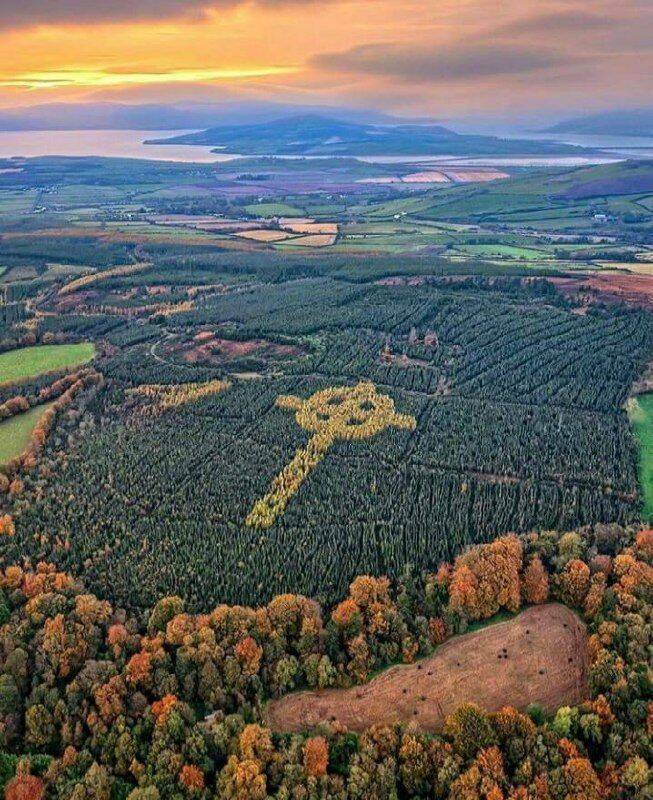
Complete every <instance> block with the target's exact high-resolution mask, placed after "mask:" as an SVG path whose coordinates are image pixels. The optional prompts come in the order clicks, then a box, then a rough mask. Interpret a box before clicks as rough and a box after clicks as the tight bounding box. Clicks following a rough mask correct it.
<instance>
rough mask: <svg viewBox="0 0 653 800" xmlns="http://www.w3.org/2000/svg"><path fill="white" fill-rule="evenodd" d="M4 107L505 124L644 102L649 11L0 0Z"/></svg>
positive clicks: (447, 2) (506, 5) (646, 3)
mask: <svg viewBox="0 0 653 800" xmlns="http://www.w3.org/2000/svg"><path fill="white" fill-rule="evenodd" d="M0 27H1V29H2V31H1V33H0V36H1V37H2V47H1V48H0V105H4V106H17V105H28V104H40V103H44V102H52V101H61V100H75V101H84V100H86V101H88V100H93V101H98V100H115V101H121V102H125V101H126V102H137V101H157V102H158V101H168V100H175V101H176V100H186V101H189V100H190V101H193V100H197V101H220V100H222V99H230V100H234V99H243V100H252V99H266V100H282V101H284V102H297V103H316V104H330V105H337V104H341V105H348V106H367V107H375V108H379V109H383V110H385V111H390V112H394V113H399V114H428V115H433V116H444V117H446V116H456V115H457V116H461V117H463V116H475V115H479V116H483V115H488V116H493V115H496V116H501V115H505V116H513V117H514V116H515V115H518V114H520V113H523V114H525V115H537V114H542V115H546V114H558V113H559V112H560V111H562V110H566V111H567V112H569V111H570V110H571V111H572V112H573V113H579V112H582V111H589V110H594V109H601V108H610V107H612V108H615V107H616V108H627V107H635V106H638V105H639V106H641V105H651V88H652V83H653V82H652V80H651V75H653V44H652V42H653V1H652V0H622V2H619V3H615V2H614V0H557V1H555V2H547V0H539V1H538V0H406V1H405V2H397V1H396V0H359V1H358V2H349V1H348V0H344V2H343V1H342V0H315V1H314V2H303V1H302V0H287V1H286V2H284V1H282V0H259V2H250V1H249V0H248V1H247V2H239V0H216V1H214V2H212V1H211V0H196V2H193V1H192V0H191V1H190V2H189V1H188V0H110V1H109V0H22V1H21V2H17V0H11V2H9V0H0Z"/></svg>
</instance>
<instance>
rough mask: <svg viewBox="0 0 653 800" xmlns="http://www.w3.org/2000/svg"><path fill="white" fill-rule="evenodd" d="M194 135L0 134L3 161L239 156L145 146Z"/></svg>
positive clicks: (189, 148)
mask: <svg viewBox="0 0 653 800" xmlns="http://www.w3.org/2000/svg"><path fill="white" fill-rule="evenodd" d="M181 133H190V131H0V158H16V157H23V158H35V157H37V156H105V157H107V158H146V159H150V160H154V161H183V162H200V163H204V164H207V163H211V162H215V161H232V160H233V159H235V158H238V156H237V155H227V154H222V153H212V152H211V148H210V147H195V146H194V145H176V144H175V145H172V144H171V145H167V144H166V145H162V144H159V145H156V144H143V142H144V141H145V140H146V139H165V138H166V137H171V136H178V135H180V134H181Z"/></svg>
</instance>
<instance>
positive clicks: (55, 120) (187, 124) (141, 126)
mask: <svg viewBox="0 0 653 800" xmlns="http://www.w3.org/2000/svg"><path fill="white" fill-rule="evenodd" d="M307 113H318V114H325V115H328V114H332V113H334V109H333V108H330V107H325V106H298V105H293V104H285V103H273V102H266V101H243V102H240V101H233V100H228V101H224V102H220V103H185V104H152V103H146V104H139V105H135V104H125V103H77V104H75V103H48V104H47V105H38V106H30V107H24V108H15V109H0V131H30V130H32V131H43V130H50V131H56V130H142V131H175V130H192V129H194V128H195V129H197V128H210V127H212V126H215V125H218V124H219V125H243V124H253V123H264V122H270V121H272V120H276V119H279V117H283V116H291V115H298V114H307ZM337 113H338V116H339V117H340V118H341V119H343V120H346V121H350V122H360V123H375V124H385V123H389V124H394V123H397V122H424V121H428V120H399V119H397V118H396V117H391V116H389V115H388V114H383V113H381V112H377V111H370V110H367V109H348V108H338V112H337ZM431 122H432V120H431Z"/></svg>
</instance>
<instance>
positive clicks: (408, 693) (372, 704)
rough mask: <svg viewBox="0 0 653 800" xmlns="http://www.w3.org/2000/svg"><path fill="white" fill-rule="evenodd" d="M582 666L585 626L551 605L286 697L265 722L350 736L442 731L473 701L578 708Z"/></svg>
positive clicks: (583, 688) (491, 707) (491, 706)
mask: <svg viewBox="0 0 653 800" xmlns="http://www.w3.org/2000/svg"><path fill="white" fill-rule="evenodd" d="M587 667H588V656H587V635H586V631H585V625H584V624H583V623H582V622H581V621H580V619H579V618H578V617H577V616H576V614H574V612H573V611H571V610H570V609H569V608H567V607H566V606H563V605H560V604H558V603H548V604H546V605H541V606H534V607H532V608H528V609H527V610H526V611H524V612H522V613H521V614H519V615H518V616H517V617H515V618H514V619H511V620H509V621H507V622H500V623H497V624H494V625H490V626H488V627H485V628H481V629H480V630H477V631H474V632H472V633H468V634H465V635H463V636H457V637H454V638H453V639H450V640H449V641H447V642H445V643H444V644H443V645H441V646H440V647H439V648H438V649H437V650H436V652H435V654H434V655H432V656H430V657H429V658H426V659H423V660H421V661H419V662H417V663H415V664H401V665H398V666H394V667H391V668H390V669H388V670H385V671H384V672H382V673H381V674H380V675H378V676H377V677H376V678H374V679H373V680H371V681H370V682H369V683H368V684H366V685H364V686H355V687H353V688H351V689H326V690H322V691H319V690H318V691H308V692H297V693H295V694H288V695H286V696H285V697H282V698H281V699H279V700H274V701H272V702H271V703H269V705H268V706H267V709H266V716H267V720H266V721H267V724H269V726H270V727H271V728H272V729H273V730H276V731H279V732H283V733H290V732H292V733H294V732H299V731H302V730H307V729H311V728H315V727H317V726H318V725H320V724H321V723H325V722H336V721H337V722H339V723H341V724H343V725H346V726H347V728H349V729H350V730H353V731H363V730H365V729H366V728H369V727H370V726H372V725H391V724H395V723H402V724H406V723H408V722H416V723H417V724H418V725H419V726H420V727H421V728H423V729H424V730H439V729H441V728H442V726H443V724H444V721H445V718H446V717H447V715H448V714H451V713H452V712H453V711H455V709H456V708H458V707H459V706H460V705H461V703H465V702H469V701H472V700H473V701H474V702H475V703H477V704H478V705H479V706H481V707H482V708H484V709H486V710H487V711H499V709H501V708H503V707H504V706H514V707H515V708H517V709H520V710H522V711H523V710H525V709H526V708H527V707H528V706H529V705H530V704H532V703H537V704H539V705H541V706H543V707H544V708H546V709H549V710H555V709H556V708H558V707H560V706H563V705H574V704H576V703H579V702H581V701H582V700H583V699H584V698H585V697H586V696H587V682H586V673H587Z"/></svg>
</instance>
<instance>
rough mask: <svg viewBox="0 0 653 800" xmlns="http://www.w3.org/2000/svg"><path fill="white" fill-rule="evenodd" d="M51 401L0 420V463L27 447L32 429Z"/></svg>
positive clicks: (4, 462) (5, 461) (17, 454)
mask: <svg viewBox="0 0 653 800" xmlns="http://www.w3.org/2000/svg"><path fill="white" fill-rule="evenodd" d="M51 405H52V403H46V404H45V405H42V406H36V407H35V408H30V410H29V411H26V412H25V413H24V414H17V415H16V416H15V417H11V419H8V420H5V421H4V422H0V464H6V463H7V462H8V461H10V460H11V459H12V458H16V456H19V455H20V454H21V453H22V452H23V450H24V449H25V448H26V447H27V444H28V442H29V438H30V436H31V434H32V431H33V430H34V428H35V427H36V425H37V423H38V421H39V420H40V419H41V417H42V416H43V414H44V413H45V411H46V409H48V408H49V407H50V406H51Z"/></svg>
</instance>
